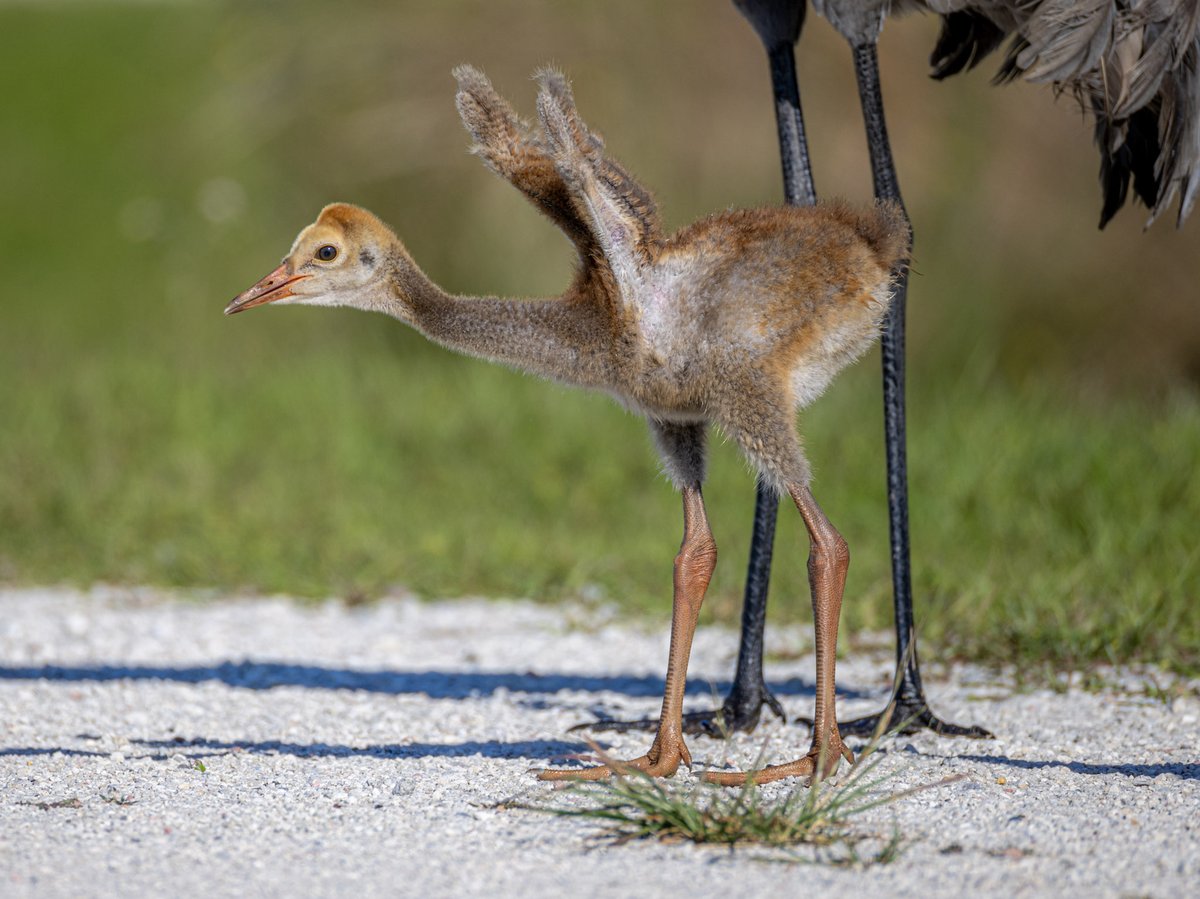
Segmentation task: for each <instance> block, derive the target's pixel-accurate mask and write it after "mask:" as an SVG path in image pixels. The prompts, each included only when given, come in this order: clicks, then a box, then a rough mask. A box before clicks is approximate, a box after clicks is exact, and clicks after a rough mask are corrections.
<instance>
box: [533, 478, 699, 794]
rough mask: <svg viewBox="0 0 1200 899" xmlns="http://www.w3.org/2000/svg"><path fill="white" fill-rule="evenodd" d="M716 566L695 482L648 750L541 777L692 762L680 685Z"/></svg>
mask: <svg viewBox="0 0 1200 899" xmlns="http://www.w3.org/2000/svg"><path fill="white" fill-rule="evenodd" d="M716 566H717V544H716V543H715V542H714V541H713V536H712V531H711V530H710V529H709V526H708V517H707V516H706V515H705V512H704V498H703V497H702V496H701V494H700V485H699V483H695V484H693V485H692V486H690V487H685V488H684V489H683V543H682V545H681V546H680V548H679V554H678V555H677V556H676V557H675V578H674V580H675V597H674V604H673V608H672V612H671V654H670V657H669V659H668V662H667V682H666V689H665V690H664V692H663V704H662V713H661V714H660V716H659V719H658V734H657V736H655V738H654V743H653V745H651V747H650V749H649V751H648V752H647V753H646V754H645V755H643V756H641V757H639V758H636V759H632V760H631V761H628V762H615V763H613V764H611V765H599V766H597V767H594V768H581V769H565V770H548V771H543V772H541V774H539V775H538V776H539V778H540V779H541V780H600V779H602V778H605V777H608V776H609V775H611V774H613V773H614V772H616V773H620V771H621V770H622V769H626V768H632V769H637V770H640V771H645V772H646V773H647V774H651V775H653V776H655V777H670V776H671V775H672V774H674V773H675V771H676V770H677V769H678V768H679V764H680V762H682V763H683V764H685V765H687V766H688V767H691V764H692V757H691V753H689V752H688V748H687V744H686V743H684V740H683V690H684V686H685V685H686V680H687V669H688V657H689V656H690V655H691V652H692V635H693V634H694V633H695V632H696V621H697V619H698V618H699V616H700V605H701V603H703V602H704V592H705V591H706V590H707V589H708V582H709V579H710V578H711V577H712V573H713V570H714V569H715V568H716Z"/></svg>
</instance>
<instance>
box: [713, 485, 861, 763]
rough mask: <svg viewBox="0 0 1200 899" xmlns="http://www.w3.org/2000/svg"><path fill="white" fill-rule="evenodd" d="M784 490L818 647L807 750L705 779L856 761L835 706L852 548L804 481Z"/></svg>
mask: <svg viewBox="0 0 1200 899" xmlns="http://www.w3.org/2000/svg"><path fill="white" fill-rule="evenodd" d="M788 492H789V493H790V494H791V496H792V499H793V500H794V501H795V503H796V508H798V509H799V510H800V516H801V517H802V518H803V519H804V525H805V527H806V528H808V537H809V541H810V543H811V549H810V551H809V556H808V582H809V586H810V588H811V590H812V604H813V624H814V630H815V642H816V651H817V699H816V712H815V715H814V726H813V738H812V748H811V749H810V750H809V751H808V753H807V754H806V755H804V756H801V757H800V758H798V759H796V761H794V762H788V763H787V764H785V765H770V766H768V767H766V768H763V769H762V770H761V771H748V772H742V771H738V772H717V771H710V772H707V773H706V774H705V775H704V778H705V780H708V781H710V782H712V783H718V784H722V785H724V786H738V785H741V784H744V783H745V782H746V781H747V780H748V779H749V780H753V781H755V782H756V783H768V782H769V781H773V780H781V779H782V778H785V777H810V776H813V775H816V778H815V779H820V778H822V777H827V776H829V775H830V774H833V773H834V772H835V771H836V770H837V768H838V765H839V763H840V762H841V760H842V759H843V758H845V759H846V761H848V762H851V763H853V762H854V755H853V754H852V753H851V752H850V750H849V749H847V748H846V746H845V744H844V743H842V737H841V734H840V733H839V732H838V724H837V713H836V709H835V706H834V702H835V689H834V676H835V670H834V669H835V665H836V653H837V633H838V619H839V617H840V616H841V611H842V593H843V591H844V590H845V587H846V572H847V571H848V570H849V568H850V550H849V548H848V547H847V546H846V541H845V540H843V539H842V535H841V534H839V533H838V532H837V530H836V529H835V528H834V527H833V525H832V524H830V522H829V519H828V518H826V517H825V513H824V512H822V511H821V507H820V506H818V505H817V501H816V500H815V499H814V498H813V495H812V492H811V491H810V490H809V489H808V488H807V487H801V486H798V485H789V487H788Z"/></svg>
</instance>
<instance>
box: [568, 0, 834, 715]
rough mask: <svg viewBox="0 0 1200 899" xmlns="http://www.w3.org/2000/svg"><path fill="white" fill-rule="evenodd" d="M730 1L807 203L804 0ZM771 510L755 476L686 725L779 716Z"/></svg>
mask: <svg viewBox="0 0 1200 899" xmlns="http://www.w3.org/2000/svg"><path fill="white" fill-rule="evenodd" d="M734 5H735V6H736V7H737V8H738V11H739V12H740V13H741V14H742V15H743V16H745V17H746V19H747V20H748V21H749V22H750V24H751V26H753V28H754V31H755V33H757V34H758V36H759V39H760V40H761V41H762V43H763V47H764V48H765V49H766V51H767V61H768V63H769V64H770V70H771V88H772V91H773V92H774V95H775V123H776V125H777V127H778V129H779V157H780V161H781V163H782V165H783V192H784V199H785V201H786V202H787V203H789V204H791V205H793V206H812V205H813V204H814V203H816V202H817V194H816V189H815V188H814V187H813V177H812V167H811V165H810V163H809V158H808V142H807V140H806V138H805V135H804V113H803V112H802V111H801V108H800V87H799V85H798V84H797V82H796V56H795V51H794V49H793V48H794V46H795V44H796V41H797V40H799V39H800V31H801V29H802V28H803V26H804V13H805V8H806V3H805V0H734ZM778 512H779V496H778V494H776V493H775V491H773V490H771V489H770V488H768V487H766V486H764V485H763V484H762V483H759V485H758V489H757V498H756V500H755V506H754V529H753V533H752V536H751V540H750V561H749V563H748V565H747V570H746V588H745V593H744V598H743V601H742V635H741V642H740V644H739V646H738V660H737V670H736V673H735V675H734V678H733V686H732V687H731V688H730V690H729V695H728V696H726V697H725V701H724V703H723V704H722V705H721V707H720V708H719V709H712V710H704V711H700V712H691V713H689V714H687V715H684V716H683V727H684V732H685V733H689V734H697V733H703V734H708V735H710V736H720V735H722V734H723V733H733V732H735V731H752V730H754V728H755V727H757V726H758V720H759V717H760V715H761V714H762V708H763V706H764V705H766V706H767V707H769V708H770V709H771V711H773V712H774V713H775V714H776V715H778V716H779V717H780V718H785V716H784V713H783V706H782V705H780V703H779V700H778V699H776V698H775V697H774V695H772V693H771V691H770V690H768V689H767V683H766V680H765V679H764V678H763V632H764V629H765V627H766V622H767V591H768V588H769V586H770V581H771V553H772V550H773V547H774V544H775V522H776V519H777V517H778ZM657 725H658V721H657V719H651V718H646V719H642V720H640V721H598V722H595V723H589V724H583V725H579V727H580V728H587V729H588V730H609V731H626V730H651V729H653V728H654V727H657Z"/></svg>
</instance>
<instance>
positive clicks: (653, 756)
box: [538, 737, 692, 780]
mask: <svg viewBox="0 0 1200 899" xmlns="http://www.w3.org/2000/svg"><path fill="white" fill-rule="evenodd" d="M681 762H682V763H683V764H684V765H687V766H688V767H689V768H690V767H692V754H691V753H690V752H688V748H687V744H685V743H684V742H683V738H682V737H679V738H676V739H674V740H672V739H667V740H664V741H662V743H661V744H660V742H659V741H657V740H656V741H655V743H654V745H653V746H651V747H650V751H649V752H647V753H646V754H645V755H643V756H641V757H639V758H636V759H630V760H629V761H616V760H613V761H607V763H606V764H603V765H596V766H594V767H591V768H548V769H546V770H544V771H539V772H538V780H605V779H607V778H609V777H612V776H613V775H614V774H627V773H630V772H633V771H641V772H642V773H643V774H648V775H650V776H651V777H671V776H672V775H674V774H675V772H676V771H678V770H679V765H680V763H681Z"/></svg>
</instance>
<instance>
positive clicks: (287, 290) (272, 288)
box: [225, 263, 308, 315]
mask: <svg viewBox="0 0 1200 899" xmlns="http://www.w3.org/2000/svg"><path fill="white" fill-rule="evenodd" d="M307 277H308V275H289V274H288V273H287V263H284V264H283V265H281V266H279V268H277V269H275V271H273V272H271V274H269V275H267V276H266V277H265V278H263V279H262V280H261V281H259V282H258V283H257V284H255V285H254V286H253V287H251V288H250V289H249V290H247V291H244V292H242V293H239V294H238V295H237V296H236V297H234V298H233V300H232V301H231V302H230V303H229V305H228V306H226V307H225V314H226V315H233V313H235V312H243V311H245V310H246V309H250V308H252V307H254V306H261V305H263V304H264V303H273V302H275V301H276V300H282V299H283V298H284V297H290V296H292V295H293V294H292V285H293V284H295V283H296V282H297V281H303V280H304V279H305V278H307Z"/></svg>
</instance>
